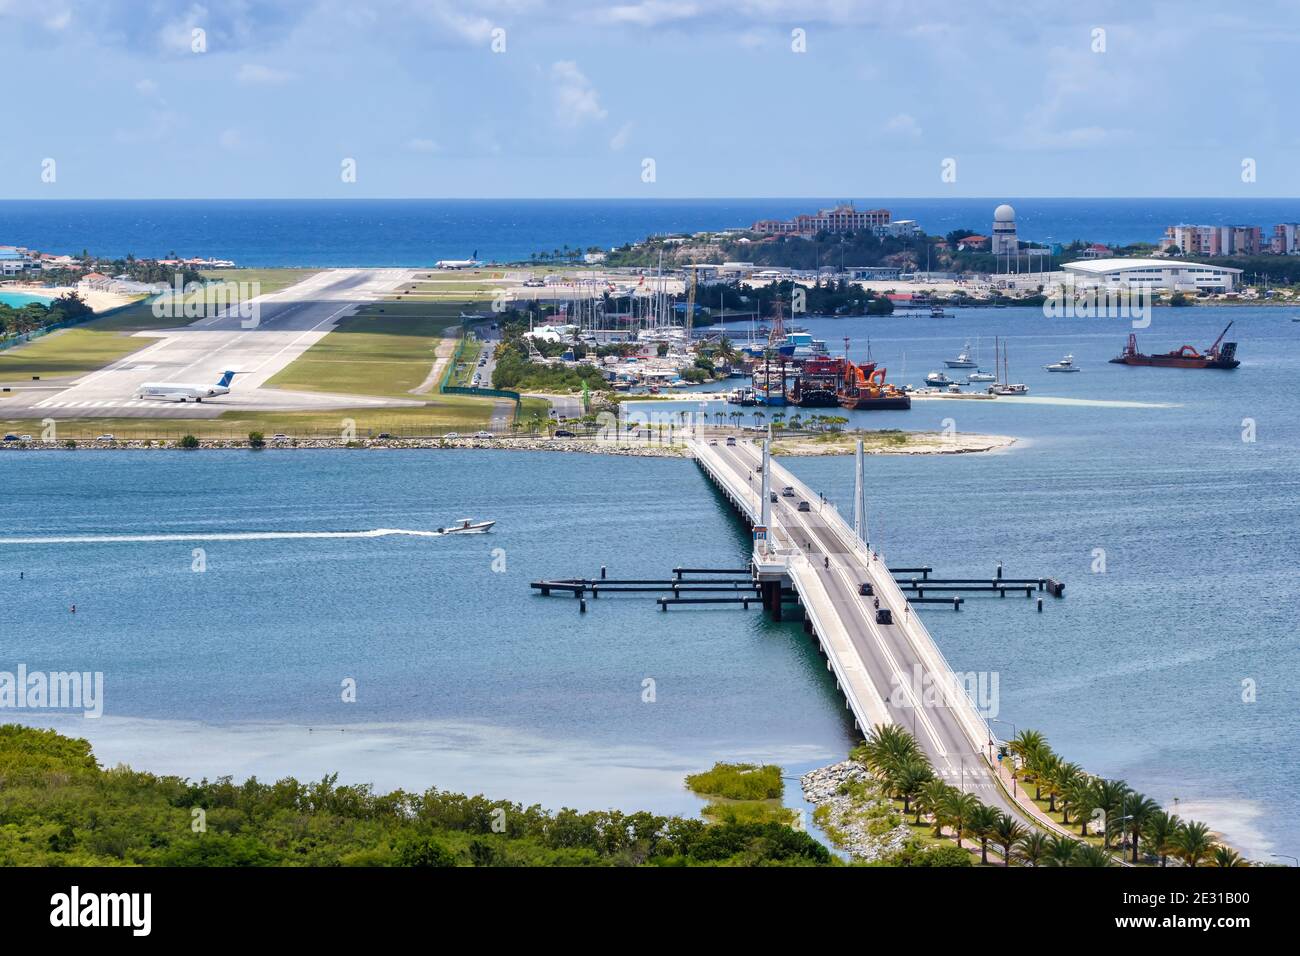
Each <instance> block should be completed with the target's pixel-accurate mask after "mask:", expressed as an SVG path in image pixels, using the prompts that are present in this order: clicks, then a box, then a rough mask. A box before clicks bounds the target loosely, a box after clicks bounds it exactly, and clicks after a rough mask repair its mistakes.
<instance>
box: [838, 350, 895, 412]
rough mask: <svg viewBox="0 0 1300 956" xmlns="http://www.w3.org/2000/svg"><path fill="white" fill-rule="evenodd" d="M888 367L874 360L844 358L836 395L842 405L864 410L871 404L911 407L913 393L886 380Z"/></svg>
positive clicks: (873, 405)
mask: <svg viewBox="0 0 1300 956" xmlns="http://www.w3.org/2000/svg"><path fill="white" fill-rule="evenodd" d="M887 371H888V370H887V369H884V368H877V367H876V363H875V362H869V363H867V364H866V365H854V364H853V363H852V362H850V361H849V360H848V359H845V360H844V377H843V378H842V379H841V380H840V388H839V390H838V391H837V392H836V397H837V398H838V399H839V400H840V405H842V406H843V407H844V408H849V409H854V410H864V409H872V408H911V407H912V396H910V395H908V394H907V393H906V392H904V391H903V390H902V389H900V388H898V387H897V386H895V385H890V384H889V383H888V382H886V381H885V373H886V372H887Z"/></svg>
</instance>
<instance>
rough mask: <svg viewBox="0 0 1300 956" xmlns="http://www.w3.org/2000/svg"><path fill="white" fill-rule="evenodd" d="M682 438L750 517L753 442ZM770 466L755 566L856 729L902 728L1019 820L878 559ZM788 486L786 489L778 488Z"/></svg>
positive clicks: (951, 683) (972, 719) (954, 777)
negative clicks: (805, 635)
mask: <svg viewBox="0 0 1300 956" xmlns="http://www.w3.org/2000/svg"><path fill="white" fill-rule="evenodd" d="M690 446H691V451H692V453H693V455H694V456H695V458H696V461H697V462H699V464H700V466H701V467H702V468H703V469H704V471H705V472H706V473H707V474H708V475H709V477H710V478H712V479H713V481H714V482H715V483H716V484H717V485H718V486H719V488H720V490H722V492H723V493H724V494H726V495H727V497H728V498H730V499H731V501H732V503H733V504H734V505H735V506H736V508H737V509H738V510H739V511H740V512H741V513H742V515H743V516H744V517H745V518H746V519H747V520H748V521H750V522H751V524H755V525H757V524H758V523H759V520H760V515H761V508H760V501H761V498H760V496H761V487H762V476H761V474H760V469H761V466H762V451H761V448H760V447H759V446H758V445H756V444H754V443H752V442H750V441H748V440H745V439H738V440H737V441H736V444H735V445H734V446H729V445H727V444H726V439H725V438H721V437H720V438H718V439H717V440H716V442H715V441H712V440H708V439H705V438H694V439H692V440H691V442H690ZM770 468H771V474H770V475H769V478H770V482H771V484H770V487H771V490H772V491H775V492H776V493H777V500H776V501H775V502H773V503H771V510H770V514H769V519H768V521H769V525H768V534H769V537H770V550H768V551H764V550H763V548H762V546H761V545H759V544H758V543H757V542H756V546H755V552H754V561H755V568H756V569H757V573H758V575H759V577H760V579H764V578H769V579H770V578H772V577H775V576H777V575H779V576H780V579H782V580H783V581H784V582H785V583H787V584H788V585H789V586H791V587H793V588H794V589H795V591H796V592H797V593H798V594H799V597H800V600H801V602H802V603H803V606H804V611H805V614H806V615H807V620H808V621H809V622H810V623H811V625H812V627H813V631H814V633H815V635H816V637H817V639H818V642H819V643H820V645H821V648H822V650H823V652H824V653H825V654H826V656H827V664H828V668H829V669H830V670H832V671H833V672H834V673H835V675H836V680H837V683H838V685H839V687H840V690H841V691H842V692H843V693H844V695H845V698H846V701H847V704H848V707H849V709H850V710H851V711H853V715H854V718H855V720H856V722H857V724H858V727H859V729H860V730H862V731H863V732H865V731H866V730H868V729H870V727H872V726H873V725H875V724H880V723H895V724H898V725H900V726H902V727H905V728H907V729H908V730H909V731H911V732H912V734H913V736H914V737H915V738H916V740H917V742H918V744H919V745H920V746H921V748H922V749H923V750H924V751H925V753H926V755H927V756H928V757H929V759H930V762H931V765H932V766H933V767H934V770H935V772H936V774H938V775H939V776H940V777H941V778H943V779H944V780H945V781H946V782H948V783H950V784H952V785H953V786H956V787H960V788H962V789H965V790H966V791H968V792H971V793H974V794H976V795H977V796H978V797H979V799H980V800H981V801H982V802H983V803H986V804H988V805H990V806H995V807H997V808H999V809H1001V810H1003V811H1005V812H1010V813H1013V814H1014V815H1015V816H1017V817H1019V818H1021V819H1023V818H1024V817H1026V816H1027V815H1029V814H1027V811H1026V810H1025V809H1024V808H1022V807H1019V806H1016V805H1014V804H1013V803H1012V801H1011V800H1010V798H1009V797H1007V795H1006V794H1005V793H1004V791H1003V789H1002V788H1001V787H1000V786H999V785H998V783H997V781H996V780H995V779H994V776H993V770H992V769H991V764H990V759H989V749H990V746H989V742H990V741H991V740H992V739H993V735H992V734H991V733H990V732H989V730H988V726H987V724H985V722H984V720H983V718H982V717H981V716H980V715H979V713H978V712H977V711H976V709H975V706H974V704H973V703H972V701H971V700H970V697H969V696H968V695H967V694H966V692H965V690H964V689H960V685H958V684H957V683H956V680H955V678H954V675H953V671H952V669H951V668H950V667H949V666H948V663H947V661H945V660H944V658H943V655H942V654H941V653H940V651H939V649H938V647H937V646H936V645H935V643H934V640H933V638H931V636H930V634H929V632H928V631H927V630H926V628H925V624H924V623H923V622H922V621H921V620H920V619H919V617H918V615H917V614H916V613H915V612H914V611H913V610H911V608H910V606H909V605H908V603H907V598H906V597H905V596H904V595H903V593H902V591H901V590H900V589H899V588H898V585H897V584H896V583H895V581H894V579H893V576H892V574H891V573H890V571H889V568H888V567H887V566H886V565H885V563H884V561H882V560H881V559H880V558H878V557H875V556H873V555H872V554H871V552H870V551H869V550H868V549H867V548H866V547H865V546H864V545H863V544H862V542H861V541H860V540H858V538H857V536H856V535H855V534H854V533H853V530H852V528H851V527H850V526H849V525H848V524H847V523H846V522H845V521H844V520H843V519H842V518H841V517H840V515H839V513H838V512H837V511H836V509H835V508H834V507H833V506H832V505H831V504H830V503H822V501H821V500H820V498H819V496H818V495H817V494H815V493H814V492H813V491H812V490H811V489H810V488H808V487H807V486H806V485H805V484H804V483H803V482H801V481H800V480H799V479H798V478H796V477H795V476H794V475H793V474H791V473H790V472H788V471H787V470H786V469H785V468H783V467H782V466H781V465H779V464H778V463H777V462H776V461H775V460H772V461H771V462H770ZM787 486H789V487H791V488H793V489H794V497H785V496H783V495H782V494H781V490H782V489H783V488H784V487H787ZM800 501H807V502H808V503H809V505H810V510H809V511H806V512H801V511H799V510H798V504H799V502H800ZM864 582H870V583H871V585H872V586H873V589H874V590H875V595H876V596H877V597H879V599H880V606H881V607H882V608H883V607H888V608H889V609H890V610H891V611H892V612H893V615H894V623H893V624H892V625H882V624H877V623H876V615H875V606H874V598H873V597H864V596H861V595H859V593H858V588H859V585H861V584H862V583H864Z"/></svg>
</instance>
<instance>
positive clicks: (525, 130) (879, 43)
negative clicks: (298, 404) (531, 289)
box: [0, 0, 1300, 199]
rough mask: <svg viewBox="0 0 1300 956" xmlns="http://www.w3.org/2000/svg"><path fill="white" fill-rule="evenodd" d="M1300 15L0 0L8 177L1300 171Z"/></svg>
mask: <svg viewBox="0 0 1300 956" xmlns="http://www.w3.org/2000/svg"><path fill="white" fill-rule="evenodd" d="M1298 40H1300V4H1295V3H1293V2H1282V0H1278V2H1274V0H1254V2H1252V3H1249V4H1223V3H1210V2H1198V0H1191V2H1177V3H1160V2H1149V3H1135V2H1133V0H1125V2H1112V0H1092V2H1089V3H1086V4H1063V3H1060V2H1059V0H1050V2H1049V0H1016V2H1002V0H988V2H979V0H966V2H948V0H942V2H941V0H879V2H847V0H640V2H636V0H630V2H625V3H617V2H615V3H593V2H587V0H568V2H555V0H278V2H273V0H206V2H187V0H178V2H170V3H169V2H159V0H0V76H2V77H3V81H4V85H3V87H2V88H3V89H4V90H5V94H6V95H5V105H4V107H3V109H2V110H0V115H3V117H4V119H3V121H0V198H24V199H28V198H103V199H119V198H123V199H129V198H268V197H284V198H317V197H321V198H335V197H337V198H344V197H355V198H370V197H399V198H405V197H411V198H413V197H457V198H474V197H544V198H568V197H640V198H655V197H663V198H667V197H732V196H749V197H768V196H837V195H843V196H863V195H869V196H876V197H896V196H907V197H943V196H1000V195H1015V196H1062V197H1073V196H1080V197H1086V196H1138V197H1142V196H1214V197H1219V196H1224V197H1269V196H1275V197H1280V196H1296V195H1300V163H1296V162H1295V161H1294V156H1295V150H1296V147H1297V145H1300V123H1297V122H1296V119H1297V112H1298V110H1297V107H1296V106H1295V105H1294V94H1293V92H1291V90H1290V87H1291V85H1292V83H1291V74H1292V72H1293V63H1294V51H1295V49H1296V43H1297V41H1298ZM350 172H351V173H354V174H353V175H349V173H350Z"/></svg>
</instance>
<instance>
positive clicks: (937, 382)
mask: <svg viewBox="0 0 1300 956" xmlns="http://www.w3.org/2000/svg"><path fill="white" fill-rule="evenodd" d="M925 384H926V385H931V386H933V387H935V388H947V387H948V386H949V385H956V384H957V383H956V382H954V381H953V380H952V379H950V378H949V377H948V376H947V375H945V374H944V373H943V372H931V373H930V374H929V375H927V376H926V377H925Z"/></svg>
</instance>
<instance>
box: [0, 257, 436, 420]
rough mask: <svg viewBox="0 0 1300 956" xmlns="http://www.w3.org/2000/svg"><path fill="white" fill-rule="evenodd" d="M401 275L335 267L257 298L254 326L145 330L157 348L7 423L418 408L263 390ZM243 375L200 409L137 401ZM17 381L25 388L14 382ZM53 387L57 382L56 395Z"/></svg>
mask: <svg viewBox="0 0 1300 956" xmlns="http://www.w3.org/2000/svg"><path fill="white" fill-rule="evenodd" d="M407 275H409V273H408V272H407V271H405V270H398V269H382V270H380V269H334V270H329V271H327V272H321V273H317V274H316V275H313V276H310V277H308V278H307V279H305V280H303V281H302V282H299V283H297V284H296V285H293V286H291V287H289V288H287V289H283V290H281V291H280V292H276V293H271V294H268V295H264V296H258V297H257V298H256V299H254V300H253V302H254V303H255V304H256V306H257V309H258V312H259V314H258V315H257V317H256V320H254V319H252V318H246V317H243V316H241V315H240V314H239V311H238V310H237V309H228V310H225V311H223V312H221V313H220V314H217V315H213V316H210V317H206V318H199V319H196V320H194V321H193V322H191V323H190V324H187V325H181V326H178V327H177V328H174V329H165V330H161V331H150V332H144V333H139V335H140V336H141V337H142V338H145V337H147V338H153V339H155V340H156V341H154V342H153V344H151V345H148V346H146V347H145V348H143V349H141V350H139V351H137V352H135V353H134V354H132V355H129V356H127V357H126V358H123V359H120V360H118V361H116V362H113V363H110V364H109V365H107V366H106V367H104V368H102V369H100V370H99V371H96V372H92V373H90V374H88V375H85V376H82V377H81V378H79V379H77V380H76V381H75V382H73V383H71V384H69V385H62V386H59V385H57V383H48V384H47V387H46V388H44V389H41V390H39V391H38V390H35V389H27V388H24V389H23V391H22V392H20V393H19V394H18V396H17V397H15V398H13V399H10V400H8V401H5V402H3V403H0V415H3V416H4V417H5V418H27V417H33V418H73V417H75V418H87V417H99V418H104V417H108V418H130V417H137V418H168V417H171V418H195V417H206V418H213V417H216V416H218V415H220V414H221V413H222V412H226V411H231V410H232V409H246V410H254V409H256V410H263V409H283V410H293V409H299V410H311V409H321V408H331V407H333V408H337V407H356V406H360V405H395V404H412V405H414V404H420V403H419V402H418V401H414V400H413V401H411V402H401V401H387V400H382V399H374V398H358V397H355V396H346V395H330V394H325V393H308V392H292V391H285V390H281V389H267V388H264V387H263V386H264V385H265V383H266V382H267V380H269V379H270V378H271V377H272V376H273V375H275V374H276V373H277V372H279V371H280V370H281V369H283V368H284V367H285V366H287V365H288V364H289V363H291V362H292V361H293V360H294V359H296V358H298V356H300V355H301V354H302V353H303V352H305V351H306V350H307V349H309V348H310V347H311V346H312V345H314V344H315V343H316V342H318V341H320V339H322V338H323V337H324V336H325V335H327V334H328V333H329V332H330V331H331V330H332V329H333V328H334V326H335V325H336V324H337V322H338V321H339V319H341V318H342V317H344V316H345V315H348V314H349V313H351V312H353V311H354V310H355V309H356V308H357V307H358V306H359V305H361V304H362V303H364V302H366V301H370V300H372V299H374V298H376V297H378V296H379V295H382V294H383V293H384V292H386V291H387V290H388V289H391V288H392V287H394V286H395V285H397V284H400V283H401V282H403V281H405V277H406V276H407ZM227 369H230V370H233V371H234V372H236V373H238V374H237V375H236V376H235V381H234V384H233V386H232V388H231V391H230V394H229V395H222V396H214V397H211V398H207V399H205V400H204V401H203V402H202V403H201V404H191V403H181V402H161V401H151V400H141V399H138V398H137V397H136V396H137V394H138V393H139V389H140V386H141V385H142V384H144V383H145V382H177V383H185V384H199V385H202V384H208V383H215V382H216V381H217V380H218V379H219V378H220V377H221V374H222V372H224V371H226V370H227ZM15 384H20V383H15ZM49 385H56V387H54V388H51V387H49Z"/></svg>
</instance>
